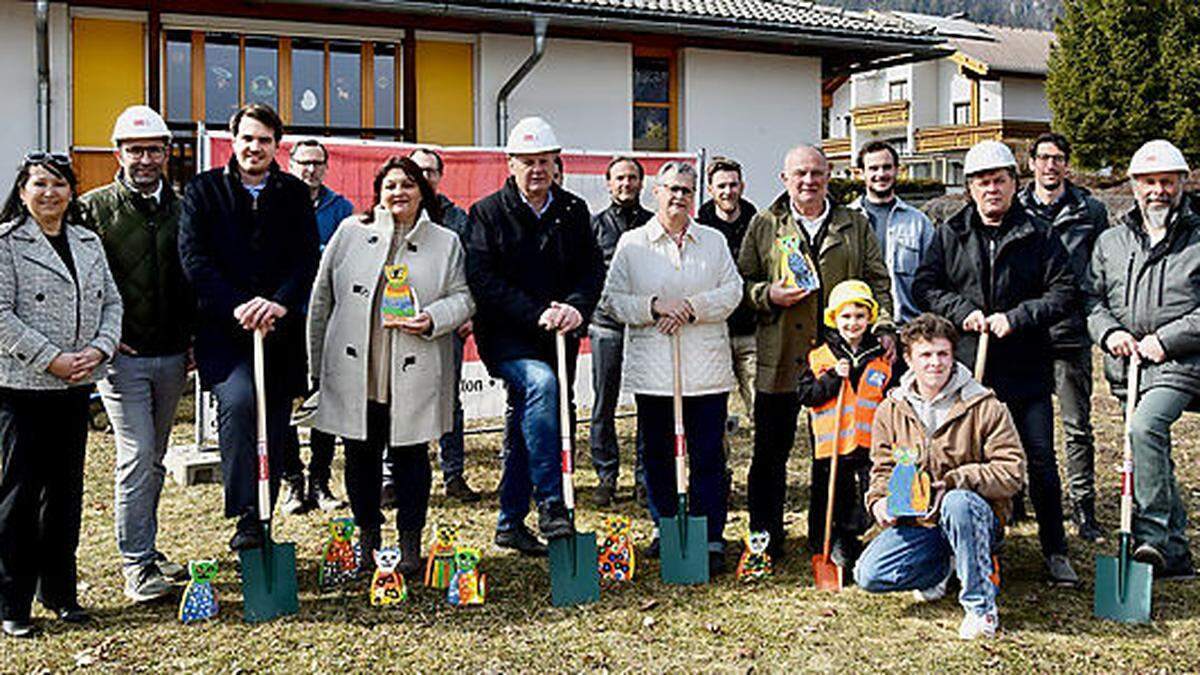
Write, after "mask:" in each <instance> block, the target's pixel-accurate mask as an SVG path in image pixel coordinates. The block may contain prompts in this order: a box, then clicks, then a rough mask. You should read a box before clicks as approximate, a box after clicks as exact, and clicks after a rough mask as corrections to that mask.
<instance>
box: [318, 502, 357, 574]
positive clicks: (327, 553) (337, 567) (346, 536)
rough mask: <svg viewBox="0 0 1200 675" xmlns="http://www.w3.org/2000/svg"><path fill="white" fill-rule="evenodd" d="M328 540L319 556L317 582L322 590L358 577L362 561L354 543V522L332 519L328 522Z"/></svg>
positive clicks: (344, 519) (351, 520)
mask: <svg viewBox="0 0 1200 675" xmlns="http://www.w3.org/2000/svg"><path fill="white" fill-rule="evenodd" d="M328 527H329V540H328V541H326V542H325V549H324V551H323V553H322V555H321V568H320V570H319V572H318V573H317V574H318V578H317V581H318V583H319V585H320V586H321V587H322V588H329V587H331V586H334V585H337V584H341V583H345V582H347V581H350V580H351V579H353V578H354V577H355V576H357V575H358V571H359V568H360V567H361V563H362V559H361V555H360V553H359V547H358V545H357V544H355V543H354V530H355V529H356V528H355V526H354V520H353V519H352V518H334V519H332V520H330V521H329V526H328Z"/></svg>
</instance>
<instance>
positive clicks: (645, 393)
mask: <svg viewBox="0 0 1200 675" xmlns="http://www.w3.org/2000/svg"><path fill="white" fill-rule="evenodd" d="M695 194H696V171H695V169H693V168H692V166H691V165H690V164H685V163H683V162H668V163H667V164H665V165H663V167H662V169H660V170H659V172H658V178H657V185H656V186H655V188H654V196H655V198H656V199H657V201H658V212H657V213H656V215H655V217H654V218H653V219H651V220H650V221H649V222H647V223H646V224H645V225H642V226H641V227H639V228H637V229H634V230H630V231H629V232H626V233H625V234H624V235H622V236H621V240H620V242H618V243H617V250H616V253H615V254H614V255H613V261H612V266H611V267H610V268H609V272H608V280H607V282H606V284H605V287H604V296H603V299H602V300H601V302H602V303H603V305H604V307H605V309H606V310H608V311H609V312H610V313H611V314H612V315H613V316H615V317H616V318H617V320H618V321H620V322H621V323H624V324H626V325H627V329H626V331H625V357H624V368H623V372H622V373H621V380H622V383H623V386H624V388H625V389H627V390H629V391H632V392H633V394H634V399H635V401H636V403H637V415H638V433H639V434H641V437H642V440H643V442H644V455H645V456H644V458H643V462H644V466H645V470H646V488H647V496H648V497H649V499H648V502H649V505H650V517H651V518H652V519H653V520H654V522H655V523H656V524H657V523H658V519H659V517H668V518H669V517H673V516H674V515H675V511H676V509H677V507H678V504H677V501H676V498H675V494H676V493H675V472H674V469H673V466H674V459H673V457H674V455H673V452H672V448H673V445H674V433H675V432H674V424H673V413H672V402H671V401H672V395H673V391H674V370H673V367H672V357H671V342H672V340H673V338H672V335H674V334H675V333H676V332H678V333H679V334H680V342H681V347H680V349H681V352H682V357H683V358H682V379H683V424H684V431H685V433H686V435H687V446H688V463H689V473H690V474H691V479H690V486H689V490H688V492H689V504H690V506H689V508H690V510H691V512H692V514H693V515H700V516H707V517H708V542H709V545H708V548H709V568H710V571H711V572H712V573H714V574H718V573H720V572H722V571H724V569H725V567H724V565H725V563H724V538H723V534H724V530H725V519H726V515H727V508H728V507H727V505H726V503H727V500H728V493H729V484H728V482H727V480H726V478H725V445H724V443H725V417H726V411H725V406H726V400H727V399H728V398H729V392H730V390H732V389H733V387H734V385H735V384H736V380H735V378H734V375H733V361H732V357H731V351H730V348H729V331H728V329H727V328H726V324H725V318H726V317H728V316H729V315H730V314H731V313H732V312H733V310H734V309H735V308H736V307H737V306H738V303H739V302H741V299H742V279H741V277H740V276H738V273H737V267H736V266H735V265H734V262H733V257H732V256H731V255H730V253H729V246H728V245H727V244H726V243H725V237H724V236H723V235H722V234H721V233H720V232H718V231H717V230H715V229H713V228H710V227H705V226H704V225H700V224H698V223H696V222H695V221H693V220H692V219H691V216H690V215H689V214H691V212H692V205H693V203H694V200H695ZM657 545H658V538H657V532H656V534H655V539H654V542H653V543H652V544H651V555H653V550H654V549H656V548H657Z"/></svg>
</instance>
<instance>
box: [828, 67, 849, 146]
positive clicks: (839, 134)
mask: <svg viewBox="0 0 1200 675" xmlns="http://www.w3.org/2000/svg"><path fill="white" fill-rule="evenodd" d="M852 86H853V85H851V83H850V82H849V81H847V82H846V83H845V84H843V85H842V86H840V87H838V88H837V91H835V92H833V105H831V106H830V107H829V136H830V137H831V138H849V137H850V121H849V117H850V108H851V107H853V106H852V105H851V103H850V89H851V87H852Z"/></svg>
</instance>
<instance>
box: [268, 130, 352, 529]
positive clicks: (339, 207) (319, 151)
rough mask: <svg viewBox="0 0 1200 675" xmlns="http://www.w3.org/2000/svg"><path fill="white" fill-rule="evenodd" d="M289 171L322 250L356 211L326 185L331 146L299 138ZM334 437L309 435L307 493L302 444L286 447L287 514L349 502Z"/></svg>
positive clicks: (334, 507)
mask: <svg viewBox="0 0 1200 675" xmlns="http://www.w3.org/2000/svg"><path fill="white" fill-rule="evenodd" d="M289 160H290V161H289V163H288V171H289V172H290V173H291V174H292V175H293V176H295V177H296V178H299V179H300V180H301V181H303V182H304V184H305V185H307V186H308V193H309V196H310V198H311V199H312V205H313V211H314V212H315V213H316V216H317V236H318V237H319V238H320V242H321V250H325V244H327V243H329V239H330V238H331V237H333V232H334V230H336V229H337V228H338V225H340V224H341V223H342V221H343V220H345V219H346V218H347V217H349V216H350V215H351V214H353V213H354V204H351V203H350V200H349V199H346V198H345V197H343V196H342V195H340V194H338V193H337V192H334V191H333V190H332V189H330V188H329V187H328V186H327V185H325V173H326V172H327V171H328V170H329V150H327V149H326V148H325V146H324V145H323V144H322V143H321V142H320V141H318V140H317V139H315V138H306V139H303V140H300V141H297V142H296V144H295V145H293V146H292V150H291V153H290V156H289ZM334 443H335V439H334V437H333V436H331V435H330V434H327V433H325V432H323V431H318V430H317V429H313V430H312V431H311V434H310V436H309V449H310V450H311V451H312V459H311V460H309V463H308V493H307V495H306V494H305V490H304V488H305V485H304V461H303V460H301V459H300V446H299V444H291V445H289V447H287V448H286V456H285V458H284V467H283V469H284V474H283V485H284V493H283V500H282V503H281V504H280V506H279V508H281V509H282V510H283V512H284V513H287V514H297V513H303V512H304V511H306V510H308V509H310V508H313V507H316V508H319V509H321V510H322V511H336V510H337V509H340V508H343V507H345V505H346V503H345V502H343V501H342V500H341V499H338V498H337V497H335V496H334V495H333V492H332V491H331V490H330V489H329V479H330V474H331V473H332V469H331V467H332V465H333V446H334Z"/></svg>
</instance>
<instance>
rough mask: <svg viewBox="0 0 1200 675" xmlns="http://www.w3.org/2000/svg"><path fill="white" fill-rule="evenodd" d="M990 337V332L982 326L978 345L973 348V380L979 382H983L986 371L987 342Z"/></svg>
mask: <svg viewBox="0 0 1200 675" xmlns="http://www.w3.org/2000/svg"><path fill="white" fill-rule="evenodd" d="M991 337H992V334H991V332H990V331H989V330H988V329H987V328H984V329H983V332H982V333H980V334H979V347H978V348H977V349H976V350H975V381H976V382H978V383H980V384H983V375H984V373H986V372H987V353H988V342H989V341H990V340H991Z"/></svg>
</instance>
